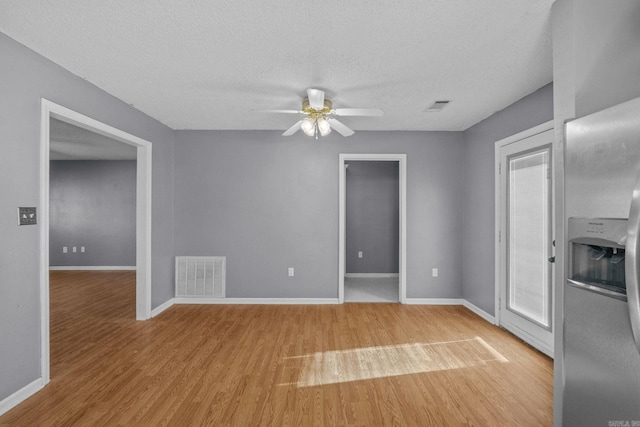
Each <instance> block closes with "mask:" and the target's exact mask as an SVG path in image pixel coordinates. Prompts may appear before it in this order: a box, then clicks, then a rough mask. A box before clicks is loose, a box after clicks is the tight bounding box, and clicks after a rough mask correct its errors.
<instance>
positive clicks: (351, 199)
mask: <svg viewBox="0 0 640 427" xmlns="http://www.w3.org/2000/svg"><path fill="white" fill-rule="evenodd" d="M345 168H346V171H345V173H346V233H345V235H346V243H345V249H346V250H345V253H346V271H345V281H344V300H345V302H399V301H400V287H399V281H398V273H399V232H400V227H399V210H400V209H399V203H398V202H399V165H398V162H397V161H358V160H351V161H349V162H347V163H346V164H345Z"/></svg>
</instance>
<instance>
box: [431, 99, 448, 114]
mask: <svg viewBox="0 0 640 427" xmlns="http://www.w3.org/2000/svg"><path fill="white" fill-rule="evenodd" d="M450 102H451V101H436V102H434V103H433V104H431V105H430V106H429V107H427V108H425V109H424V111H425V112H427V113H438V112H440V111H442V109H443V108H444V107H446V106H447V105H449V103H450Z"/></svg>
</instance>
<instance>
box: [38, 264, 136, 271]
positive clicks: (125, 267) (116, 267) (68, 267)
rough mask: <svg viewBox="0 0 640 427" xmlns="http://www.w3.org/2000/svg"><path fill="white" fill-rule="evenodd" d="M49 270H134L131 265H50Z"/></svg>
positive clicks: (134, 267)
mask: <svg viewBox="0 0 640 427" xmlns="http://www.w3.org/2000/svg"><path fill="white" fill-rule="evenodd" d="M49 270H126V271H135V270H136V266H135V265H133V266H131V265H52V266H50V267H49Z"/></svg>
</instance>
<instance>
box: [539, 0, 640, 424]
mask: <svg viewBox="0 0 640 427" xmlns="http://www.w3.org/2000/svg"><path fill="white" fill-rule="evenodd" d="M639 22H640V2H638V1H637V0H617V1H615V2H611V1H607V0H579V1H578V0H556V2H555V3H554V5H553V9H552V20H551V23H552V32H553V80H554V109H555V118H554V122H555V132H556V162H555V164H556V176H557V177H559V179H558V178H557V179H556V184H557V185H556V200H557V201H558V203H557V206H558V209H557V213H556V230H557V231H556V236H557V242H558V244H557V245H556V275H555V278H556V283H563V282H564V274H565V273H564V272H565V262H564V255H565V250H566V245H567V243H566V236H565V234H566V233H565V229H564V211H563V205H562V203H561V202H562V201H563V200H564V199H563V197H564V194H563V182H562V176H563V173H564V166H563V165H564V163H563V160H564V159H563V150H564V122H565V121H567V120H570V119H573V118H576V117H582V116H585V115H587V114H590V113H593V112H596V111H599V110H602V109H605V108H607V107H611V106H613V105H616V104H619V103H622V102H624V101H628V100H630V99H633V98H637V97H638V96H640V84H638V76H640V26H639V25H638V23H639ZM555 298H556V312H555V315H556V319H562V318H563V311H562V307H563V303H564V292H563V287H562V286H557V287H556V293H555ZM554 353H555V358H554V377H555V379H554V423H555V425H557V426H560V425H562V388H563V367H562V360H563V342H562V334H561V329H560V328H558V329H556V336H555V343H554Z"/></svg>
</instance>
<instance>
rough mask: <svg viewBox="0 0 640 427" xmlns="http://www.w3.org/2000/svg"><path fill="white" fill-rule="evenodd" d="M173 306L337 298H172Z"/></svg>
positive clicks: (302, 302)
mask: <svg viewBox="0 0 640 427" xmlns="http://www.w3.org/2000/svg"><path fill="white" fill-rule="evenodd" d="M173 303H174V304H264V305H273V304H277V305H292V304H300V305H308V304H310V305H313V304H316V305H326V304H338V303H339V302H338V299H337V298H174V299H173Z"/></svg>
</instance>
